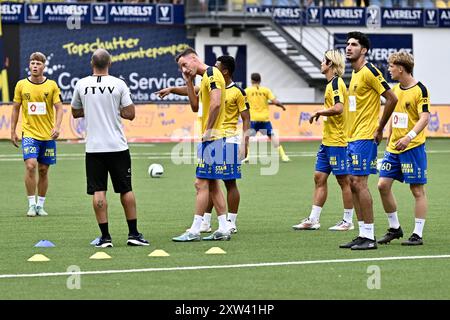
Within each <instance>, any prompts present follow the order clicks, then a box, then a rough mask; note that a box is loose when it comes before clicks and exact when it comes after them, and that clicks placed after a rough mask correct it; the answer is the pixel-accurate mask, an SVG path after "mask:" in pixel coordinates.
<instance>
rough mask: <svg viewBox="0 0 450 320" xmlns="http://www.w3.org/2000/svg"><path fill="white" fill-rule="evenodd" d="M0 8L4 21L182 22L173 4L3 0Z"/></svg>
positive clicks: (181, 10) (181, 11)
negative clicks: (17, 1) (17, 0)
mask: <svg viewBox="0 0 450 320" xmlns="http://www.w3.org/2000/svg"><path fill="white" fill-rule="evenodd" d="M0 9H1V16H2V21H3V23H58V22H63V23H67V21H68V20H69V23H70V22H71V21H72V20H73V21H74V20H77V21H79V22H80V23H82V24H107V23H143V24H164V25H183V24H184V6H183V5H173V4H113V3H111V4H108V3H86V4H82V3H25V4H23V3H16V2H2V4H1V6H0Z"/></svg>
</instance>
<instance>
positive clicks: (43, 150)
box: [22, 137, 56, 165]
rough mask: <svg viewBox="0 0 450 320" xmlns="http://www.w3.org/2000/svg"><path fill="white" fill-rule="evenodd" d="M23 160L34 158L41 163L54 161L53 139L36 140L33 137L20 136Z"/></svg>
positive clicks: (53, 162)
mask: <svg viewBox="0 0 450 320" xmlns="http://www.w3.org/2000/svg"><path fill="white" fill-rule="evenodd" d="M22 152H23V160H27V159H31V158H36V159H37V161H38V162H39V163H42V164H48V165H51V164H55V163H56V142H55V140H45V141H42V140H36V139H34V138H28V137H24V138H22Z"/></svg>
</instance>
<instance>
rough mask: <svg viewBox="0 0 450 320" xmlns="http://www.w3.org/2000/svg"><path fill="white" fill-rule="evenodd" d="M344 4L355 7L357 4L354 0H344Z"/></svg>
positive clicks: (344, 5)
mask: <svg viewBox="0 0 450 320" xmlns="http://www.w3.org/2000/svg"><path fill="white" fill-rule="evenodd" d="M342 6H343V7H354V6H355V1H353V0H344V2H342Z"/></svg>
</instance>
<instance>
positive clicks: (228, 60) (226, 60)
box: [217, 56, 236, 75]
mask: <svg viewBox="0 0 450 320" xmlns="http://www.w3.org/2000/svg"><path fill="white" fill-rule="evenodd" d="M217 61H220V63H221V64H222V65H223V66H224V67H225V69H227V70H228V72H229V73H230V75H233V73H234V69H235V68H236V62H235V61H234V58H233V57H232V56H221V57H218V58H217Z"/></svg>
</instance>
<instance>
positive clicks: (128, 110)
mask: <svg viewBox="0 0 450 320" xmlns="http://www.w3.org/2000/svg"><path fill="white" fill-rule="evenodd" d="M120 116H121V117H122V118H124V119H127V120H130V121H132V120H133V119H134V118H135V116H136V108H135V106H134V104H130V105H129V106H126V107H125V108H122V109H120Z"/></svg>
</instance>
